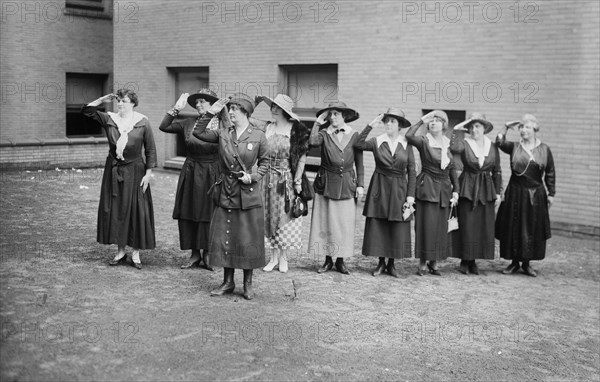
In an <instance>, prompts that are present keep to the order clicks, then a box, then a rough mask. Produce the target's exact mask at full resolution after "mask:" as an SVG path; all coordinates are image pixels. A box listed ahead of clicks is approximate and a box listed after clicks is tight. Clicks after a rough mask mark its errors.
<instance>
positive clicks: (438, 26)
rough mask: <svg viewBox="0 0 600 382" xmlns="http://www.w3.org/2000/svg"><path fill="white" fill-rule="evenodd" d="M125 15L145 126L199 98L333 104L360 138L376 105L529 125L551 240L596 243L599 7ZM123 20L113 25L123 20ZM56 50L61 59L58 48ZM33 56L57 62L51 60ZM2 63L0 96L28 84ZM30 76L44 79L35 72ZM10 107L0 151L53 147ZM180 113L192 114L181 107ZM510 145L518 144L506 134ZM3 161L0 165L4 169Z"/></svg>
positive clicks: (305, 109)
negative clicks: (205, 90) (194, 95)
mask: <svg viewBox="0 0 600 382" xmlns="http://www.w3.org/2000/svg"><path fill="white" fill-rule="evenodd" d="M115 4H116V3H115ZM133 4H135V6H134V7H132V8H131V9H130V10H132V9H134V12H133V11H131V13H129V14H127V16H128V22H113V33H114V39H113V40H112V41H113V44H114V60H113V65H114V67H113V69H114V78H112V83H114V84H129V86H130V87H133V88H134V89H135V90H136V91H137V92H138V95H139V98H140V105H139V107H138V110H139V111H140V112H142V113H144V114H146V115H147V116H148V117H149V118H150V121H151V123H152V125H153V126H155V127H156V126H157V125H158V124H159V123H160V120H161V119H162V117H163V116H164V113H165V112H166V110H168V108H170V107H171V106H172V105H173V103H174V102H175V100H176V99H177V97H178V95H179V93H181V92H184V91H186V92H193V91H194V90H196V89H197V88H198V87H200V86H204V85H206V86H209V87H211V88H212V89H213V90H215V91H216V92H217V93H218V94H220V95H226V94H230V93H234V92H237V91H243V92H245V93H247V94H249V95H251V96H253V95H256V94H264V95H269V96H274V95H275V94H276V93H279V92H285V93H288V94H290V95H291V96H292V97H293V98H294V99H295V100H296V106H297V111H298V113H299V114H300V115H302V116H305V117H307V119H308V118H309V117H310V116H314V111H315V109H317V108H319V107H320V106H322V105H324V104H326V103H327V102H329V101H331V100H333V99H336V98H339V99H340V100H342V101H344V102H346V103H347V104H349V105H350V106H351V107H354V108H356V109H357V110H358V111H359V112H360V114H361V118H360V119H359V120H358V121H356V122H353V123H352V125H353V127H354V128H355V129H358V130H360V129H362V128H363V127H364V126H365V125H366V124H367V123H368V122H370V121H371V120H372V119H373V118H374V117H375V116H376V115H377V114H378V113H381V112H382V111H383V110H384V109H385V108H386V107H387V106H398V107H400V108H401V109H403V110H404V111H405V112H406V114H407V117H408V119H409V120H411V121H416V120H417V119H418V118H419V117H420V116H421V115H422V114H423V113H424V112H425V111H427V110H431V109H443V110H446V111H448V112H449V114H450V118H451V120H452V122H453V123H454V122H458V121H461V120H462V119H464V118H465V116H466V115H468V114H469V113H471V112H473V111H480V112H483V113H485V114H486V115H487V117H488V118H489V119H490V120H491V121H492V122H493V123H494V125H495V129H494V131H493V132H492V133H491V134H490V137H494V136H495V135H496V133H497V132H498V131H499V130H500V128H501V127H502V126H503V124H504V122H505V121H509V120H513V119H518V118H519V117H520V116H521V115H522V114H524V113H532V114H534V115H536V116H537V117H538V120H539V121H540V123H541V132H540V137H541V139H542V140H543V141H544V142H546V143H547V144H548V145H549V146H550V147H551V149H552V151H553V154H554V158H555V162H556V165H557V195H556V198H555V206H554V207H553V208H552V209H551V219H552V222H553V227H554V228H556V229H566V230H576V231H582V232H588V233H592V234H595V235H599V234H600V200H599V199H600V198H599V189H600V171H599V170H600V150H598V147H599V144H600V133H599V126H600V110H599V106H598V105H599V103H600V102H599V101H600V99H599V98H600V89H599V81H600V77H599V71H600V70H599V45H600V38H599V24H598V16H599V13H600V12H599V5H598V3H597V2H592V1H585V2H584V1H581V2H567V1H550V0H544V1H536V2H512V1H511V2H498V1H496V2H493V1H482V2H449V1H436V2H433V1H432V2H412V1H400V2H398V1H377V2H360V1H321V2H304V1H296V2H293V1H284V2H255V1H228V2H221V1H201V2H186V1H169V2H168V3H167V4H168V5H165V3H163V2H159V1H144V2H136V3H133ZM125 6H126V4H123V3H120V4H116V7H115V8H117V7H122V8H123V9H125ZM128 9H129V8H128ZM121 13H122V15H121V16H122V17H121V18H123V16H124V13H125V12H121ZM119 21H120V20H119ZM5 24H6V23H4V22H3V26H2V28H3V29H2V32H3V33H2V35H3V37H2V42H3V44H2V45H3V47H2V49H3V50H2V52H3V53H4V52H5V49H6V48H5V47H4V41H5V37H4V35H5V33H4V31H5V29H6V28H8V29H9V31H10V30H12V29H11V28H15V26H14V25H13V24H11V23H8V24H7V25H5ZM95 27H96V28H98V27H100V24H96V25H95ZM57 29H58V28H57ZM28 30H29V29H28ZM86 33H87V32H86ZM90 38H92V41H94V40H93V39H94V38H99V37H98V35H97V34H94V37H90ZM53 45H56V44H53ZM84 46H95V49H94V51H95V52H96V53H97V52H98V51H99V50H101V51H104V49H106V50H108V49H109V47H110V43H107V45H106V46H103V45H101V44H99V45H96V44H88V43H86V44H84ZM56 48H57V49H60V50H59V52H62V53H61V55H64V51H68V49H69V48H67V47H66V46H65V47H63V46H60V45H57V46H56ZM63 49H65V50H63ZM84 50H85V49H84ZM44 54H49V55H53V57H54V58H52V60H54V61H57V60H56V56H57V54H58V53H56V51H54V52H52V51H51V50H50V49H48V50H47V52H46V51H45V53H44ZM2 56H3V59H2V60H3V61H2V81H3V83H4V81H7V80H5V78H8V79H9V80H10V81H18V80H17V79H19V78H21V77H23V78H27V79H28V80H29V78H31V75H25V74H24V73H26V72H27V70H21V69H19V70H15V69H14V68H12V69H10V68H7V67H6V66H5V64H4V54H3V55H2ZM105 56H106V57H105ZM108 56H109V53H107V54H106V55H105V54H102V57H104V58H107V57H108ZM80 59H81V63H82V65H83V66H82V69H81V70H86V71H89V72H92V73H96V72H102V71H103V70H104V67H103V66H102V65H103V63H104V61H100V62H98V61H95V60H93V59H91V58H90V57H89V56H86V54H84V53H83V51H82V52H81V54H78V57H77V58H76V62H78V63H79V62H80ZM50 60H51V59H50V58H46V59H45V61H50ZM41 61H44V60H41ZM54 61H53V62H54ZM58 61H60V60H58ZM107 65H110V63H107ZM75 66H76V65H75ZM94 66H95V67H94ZM101 66H102V67H101ZM63 67H64V64H63ZM32 70H34V72H35V73H38V71H36V70H39V69H36V68H32ZM62 70H63V72H64V71H65V69H62ZM66 70H67V71H68V70H73V71H75V69H66ZM7 73H8V74H9V75H10V76H9V77H5V76H6V75H8V74H7ZM36 75H37V74H36ZM41 77H42V80H44V81H47V80H48V79H47V78H46V77H45V76H44V75H43V73H42V75H41ZM17 104H18V105H21V104H20V103H18V102H17ZM14 106H15V104H14V103H12V104H10V105H7V104H6V103H4V102H3V103H2V108H3V109H2V117H1V118H2V119H1V121H2V139H3V141H2V142H3V144H4V142H5V141H4V139H5V138H6V137H7V136H8V137H10V138H11V139H12V137H14V133H15V132H16V130H17V129H16V127H14V126H32V127H30V128H27V129H25V130H27V131H28V138H34V136H35V137H38V138H39V137H40V136H43V139H64V135H63V136H60V133H61V128H62V129H63V130H64V127H60V126H62V125H61V123H62V124H64V120H61V118H62V116H61V115H53V116H51V118H52V126H54V127H56V126H58V127H57V128H54V127H53V128H52V129H50V128H44V129H41V128H40V126H39V123H40V120H42V119H44V120H45V119H47V118H49V116H48V114H52V109H51V108H50V107H49V106H43V107H42V106H41V105H38V107H37V108H36V109H35V112H32V113H28V116H27V118H28V121H27V124H25V123H23V122H24V121H21V122H20V123H19V124H17V123H16V122H15V119H14V116H13V117H9V116H6V117H5V113H4V110H5V108H9V109H10V108H12V107H14ZM44 108H46V109H44ZM32 111H33V110H32ZM186 111H187V112H189V113H190V114H191V113H193V110H192V109H191V108H186ZM255 116H256V117H258V118H263V119H265V118H268V116H269V113H268V109H267V108H266V106H264V105H261V106H259V107H258V108H257V110H256V113H255ZM29 119H30V120H31V121H29ZM36 120H37V122H36ZM7 123H8V124H9V128H8V129H6V131H7V132H8V133H7V134H5V126H6V124H7ZM47 125H48V124H47V123H45V124H44V126H47ZM377 133H378V132H374V133H373V134H377ZM379 133H380V132H379ZM29 135H31V136H29ZM155 138H156V142H157V149H158V156H159V165H164V164H165V163H176V162H177V157H178V155H181V154H182V152H181V147H180V145H179V144H178V142H177V139H176V138H175V137H173V136H171V135H168V134H162V133H160V132H158V131H157V133H156V134H155ZM509 139H514V140H516V139H518V135H517V134H516V133H515V132H511V133H510V135H509ZM5 149H6V147H2V158H1V159H2V163H5V162H6V161H7V157H6V156H5V153H6V150H5ZM8 156H10V155H8ZM24 156H26V155H24ZM101 156H103V155H101ZM365 158H366V159H367V160H366V172H367V179H366V181H367V182H368V178H369V177H370V174H371V173H372V170H373V167H374V165H373V160H372V156H371V155H370V154H368V153H367V154H366V155H365ZM8 159H10V158H8ZM94 160H95V159H94ZM100 162H101V161H98V164H100ZM502 163H503V169H504V184H505V185H506V183H507V182H508V179H509V176H510V171H509V166H508V157H507V156H506V155H503V156H502ZM367 184H368V183H367Z"/></svg>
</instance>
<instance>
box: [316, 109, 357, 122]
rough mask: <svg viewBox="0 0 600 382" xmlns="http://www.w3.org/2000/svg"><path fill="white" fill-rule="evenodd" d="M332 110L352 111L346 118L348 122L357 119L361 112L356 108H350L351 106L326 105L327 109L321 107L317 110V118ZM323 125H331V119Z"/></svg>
mask: <svg viewBox="0 0 600 382" xmlns="http://www.w3.org/2000/svg"><path fill="white" fill-rule="evenodd" d="M330 110H341V111H347V112H350V116H349V117H348V119H346V120H345V121H344V122H346V123H350V122H353V121H356V120H357V119H358V118H359V117H360V114H358V112H357V111H356V110H354V109H350V108H349V107H326V108H325V109H321V110H319V111H317V118H319V116H320V115H321V114H323V113H325V112H326V111H330ZM323 126H329V121H328V122H327V123H325V124H323Z"/></svg>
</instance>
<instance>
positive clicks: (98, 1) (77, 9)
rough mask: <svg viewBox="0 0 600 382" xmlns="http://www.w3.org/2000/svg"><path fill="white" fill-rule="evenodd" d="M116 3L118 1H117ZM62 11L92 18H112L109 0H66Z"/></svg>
mask: <svg viewBox="0 0 600 382" xmlns="http://www.w3.org/2000/svg"><path fill="white" fill-rule="evenodd" d="M117 4H118V3H117ZM64 13H65V14H67V15H76V16H82V17H92V18H104V19H110V18H112V9H111V2H110V0H66V1H65V10H64Z"/></svg>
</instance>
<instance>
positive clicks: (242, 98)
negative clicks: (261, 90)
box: [229, 93, 256, 115]
mask: <svg viewBox="0 0 600 382" xmlns="http://www.w3.org/2000/svg"><path fill="white" fill-rule="evenodd" d="M232 104H237V105H240V106H241V107H243V108H244V110H246V111H247V112H248V114H250V115H252V113H254V107H255V106H256V104H255V103H254V100H253V99H252V98H250V96H248V95H247V94H244V93H237V94H233V95H232V96H231V97H230V100H229V105H232Z"/></svg>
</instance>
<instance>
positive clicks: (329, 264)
mask: <svg viewBox="0 0 600 382" xmlns="http://www.w3.org/2000/svg"><path fill="white" fill-rule="evenodd" d="M331 268H333V259H332V258H331V256H325V263H324V264H323V266H321V268H319V270H318V271H317V273H325V272H329V271H330V270H331Z"/></svg>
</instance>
